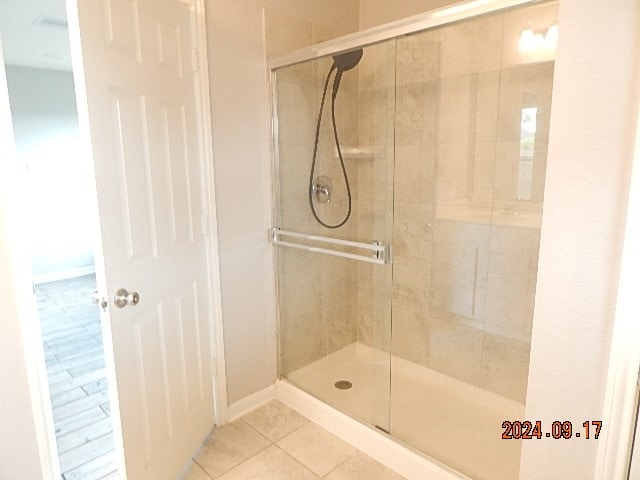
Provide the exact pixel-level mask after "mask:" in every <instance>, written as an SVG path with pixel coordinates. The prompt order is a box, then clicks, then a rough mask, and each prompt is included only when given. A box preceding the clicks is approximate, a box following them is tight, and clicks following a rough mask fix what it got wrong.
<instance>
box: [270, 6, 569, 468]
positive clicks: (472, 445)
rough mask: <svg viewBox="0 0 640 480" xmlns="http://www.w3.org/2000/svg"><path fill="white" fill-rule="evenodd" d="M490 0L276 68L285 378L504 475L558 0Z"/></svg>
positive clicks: (527, 328)
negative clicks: (424, 25)
mask: <svg viewBox="0 0 640 480" xmlns="http://www.w3.org/2000/svg"><path fill="white" fill-rule="evenodd" d="M498 3H499V2H498ZM501 3H503V4H504V3H505V2H501ZM517 3H523V2H517ZM502 6H504V5H502ZM494 10H495V11H489V12H483V14H482V15H475V16H470V17H469V18H460V16H459V15H458V16H456V17H455V18H454V16H453V15H452V16H451V20H455V22H453V21H451V22H449V21H447V17H446V15H445V16H443V19H442V20H439V21H438V22H437V23H438V25H437V26H434V27H433V28H428V29H426V30H422V31H417V32H414V33H410V34H406V35H402V36H398V37H393V38H388V39H386V40H384V41H377V43H370V44H364V45H358V46H354V45H352V44H350V45H349V47H348V49H350V50H351V51H354V50H356V49H359V48H362V49H363V51H362V55H361V58H358V61H357V62H355V65H352V64H349V68H348V69H343V70H344V71H340V68H339V65H338V68H336V64H337V63H338V60H337V59H335V58H334V57H332V56H331V55H326V56H320V55H317V54H314V55H310V58H309V59H307V60H305V61H297V62H296V63H291V64H288V62H287V60H286V59H284V60H283V61H282V62H280V65H279V66H277V67H274V68H273V69H272V84H273V107H274V169H273V170H274V222H275V223H274V225H275V226H274V229H273V231H272V240H273V243H274V244H275V245H276V246H275V249H276V254H277V281H278V296H279V298H278V311H279V322H280V323H279V358H280V376H281V378H282V379H284V380H286V381H288V382H290V383H292V384H293V385H295V386H296V387H298V388H300V389H302V390H304V391H306V392H308V393H310V394H312V395H313V396H315V397H317V398H319V399H321V400H323V401H324V402H326V403H328V404H330V405H331V406H333V407H335V408H337V409H339V410H341V411H343V412H345V413H347V414H349V415H350V416H352V417H354V418H356V419H358V420H360V421H361V422H363V423H365V424H367V425H369V426H371V428H377V429H379V430H381V431H382V432H385V433H386V434H389V435H390V436H391V437H393V438H395V439H397V440H398V441H400V442H403V443H404V444H406V445H408V446H409V447H411V448H412V449H415V450H418V451H419V452H421V453H423V454H424V455H426V456H428V457H430V458H432V459H434V460H436V461H438V462H440V463H442V464H444V465H446V466H448V467H450V468H452V469H454V470H456V471H458V472H460V473H462V474H463V475H467V476H468V477H470V478H474V479H491V480H496V479H513V478H517V476H518V470H519V462H520V447H521V445H520V440H508V441H507V440H503V439H502V438H501V436H502V432H503V431H504V429H503V428H502V422H503V421H505V420H512V421H513V420H516V419H523V418H524V405H525V399H526V391H527V377H528V370H529V350H530V339H531V330H532V318H533V307H534V294H535V287H536V273H537V263H538V250H539V241H540V225H541V218H542V205H543V193H544V180H545V170H546V151H547V141H548V132H549V117H550V109H551V93H552V80H553V69H554V57H555V42H556V40H557V26H556V25H557V3H556V2H553V1H550V2H535V3H532V4H529V5H526V4H525V5H521V6H517V7H512V8H501V9H494ZM351 43H353V42H351ZM318 50H321V49H318ZM332 53H333V54H334V55H335V54H336V53H341V52H335V51H334V52H332ZM358 56H359V54H358ZM344 58H346V57H344ZM276 63H277V62H276ZM332 70H333V75H338V74H340V76H341V78H340V79H339V80H338V83H339V86H338V87H337V88H333V85H335V82H336V80H334V83H333V84H332V83H331V82H330V79H329V77H328V74H329V73H330V72H331V71H332ZM327 91H328V93H324V92H327ZM325 96H326V98H325V99H324V100H326V101H323V97H325ZM332 96H333V98H331V97H332ZM327 99H331V100H334V102H333V103H334V105H333V107H334V108H335V110H334V111H333V112H332V111H331V110H330V107H329V102H330V101H331V100H327ZM325 104H326V105H325ZM321 108H324V115H323V117H322V120H321V122H318V118H319V113H320V110H321ZM332 113H334V114H335V129H334V126H333V122H332V115H331V114H332ZM314 158H315V161H314ZM310 202H311V203H310ZM311 207H313V208H311ZM347 212H350V215H347V217H348V218H347V221H346V222H343V220H344V219H345V215H346V213H347ZM314 213H315V214H314ZM316 217H317V218H316ZM341 223H343V224H342V225H341V226H338V225H340V224H341ZM329 227H331V228H329Z"/></svg>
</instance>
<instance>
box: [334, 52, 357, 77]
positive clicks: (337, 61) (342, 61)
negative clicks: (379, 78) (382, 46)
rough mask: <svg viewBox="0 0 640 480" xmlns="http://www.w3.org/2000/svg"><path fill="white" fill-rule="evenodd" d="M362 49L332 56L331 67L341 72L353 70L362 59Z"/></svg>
mask: <svg viewBox="0 0 640 480" xmlns="http://www.w3.org/2000/svg"><path fill="white" fill-rule="evenodd" d="M362 53H363V52H362V49H361V48H360V49H358V50H352V51H350V52H345V53H340V54H338V55H334V56H333V66H334V67H335V68H336V69H337V70H338V71H342V72H346V71H348V70H351V69H352V68H355V66H356V65H358V63H360V60H361V59H362Z"/></svg>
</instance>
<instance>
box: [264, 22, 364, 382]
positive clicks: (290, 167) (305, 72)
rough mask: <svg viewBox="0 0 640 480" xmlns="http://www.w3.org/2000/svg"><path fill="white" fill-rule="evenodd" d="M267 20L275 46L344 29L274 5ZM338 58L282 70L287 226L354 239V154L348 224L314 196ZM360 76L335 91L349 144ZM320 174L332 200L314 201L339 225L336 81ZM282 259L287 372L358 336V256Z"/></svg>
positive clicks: (342, 193)
mask: <svg viewBox="0 0 640 480" xmlns="http://www.w3.org/2000/svg"><path fill="white" fill-rule="evenodd" d="M342 21H343V23H344V19H343V20H342ZM266 26H267V49H268V51H269V52H270V53H284V52H285V51H288V50H291V49H294V48H298V47H301V46H305V45H307V44H309V43H310V42H311V41H315V40H317V39H319V38H320V37H318V35H324V34H326V35H334V34H335V35H338V34H337V33H336V32H335V31H332V30H330V29H329V28H327V26H324V25H319V26H316V25H314V24H312V23H311V22H308V21H306V20H305V19H304V18H296V17H291V16H288V15H286V14H284V13H282V12H280V11H277V10H267V14H266ZM345 28H346V27H345V26H343V27H342V29H343V30H344V29H345ZM340 33H346V32H340ZM320 39H324V38H320ZM331 64H332V60H331V59H319V60H316V61H313V62H307V63H304V64H300V65H295V66H292V67H286V68H283V69H280V70H278V73H277V103H278V109H277V114H278V149H279V183H280V193H281V194H280V226H281V227H282V228H284V229H286V230H290V231H295V232H306V233H312V234H316V235H322V236H328V237H334V238H344V239H354V238H355V237H356V235H357V218H358V211H357V210H358V209H357V207H358V170H357V166H356V165H354V164H353V161H352V160H349V159H348V158H347V159H345V166H346V170H347V174H348V176H349V181H350V186H351V195H352V212H351V218H350V220H349V221H348V222H347V224H346V225H345V226H343V227H340V228H338V229H330V228H325V227H323V226H321V225H320V224H319V223H318V222H316V220H315V219H314V218H313V215H312V212H311V210H310V207H309V201H308V185H309V173H310V168H311V161H312V156H313V146H314V141H315V131H316V124H317V118H318V112H319V109H320V105H321V100H322V92H323V88H324V84H325V81H326V75H327V73H328V71H329V68H330V67H331ZM357 84H358V82H357V70H353V71H350V72H346V73H345V74H344V76H343V80H342V83H341V88H340V92H339V94H338V97H337V99H336V107H335V109H336V123H337V126H338V132H339V138H340V142H341V145H342V146H343V147H344V148H345V149H346V148H349V147H354V146H356V145H358V128H357V125H358V119H357V113H358V104H357V101H358V98H357ZM320 175H324V176H327V177H329V178H330V179H331V182H332V197H331V201H330V203H328V204H317V203H315V206H316V212H317V214H318V216H319V217H320V218H321V219H322V220H323V221H324V222H325V223H327V224H329V225H336V224H338V223H340V222H341V221H342V219H344V217H345V216H346V215H347V213H348V210H349V201H348V195H347V189H346V184H345V180H344V176H343V173H342V168H341V166H340V163H339V161H338V157H337V156H336V150H335V143H334V137H333V129H332V123H331V83H330V84H329V90H328V93H327V97H326V99H325V105H324V114H323V119H322V124H321V128H320V139H319V142H318V153H317V161H316V169H315V172H314V177H317V176H320ZM279 262H280V272H281V280H280V282H281V283H280V297H281V300H280V316H281V322H282V323H281V332H282V355H283V370H284V373H285V374H288V373H290V372H292V371H294V370H296V369H298V368H300V367H302V366H304V365H307V364H308V363H311V362H313V361H315V360H318V359H319V358H321V357H322V356H324V355H327V354H330V353H333V352H334V351H336V350H339V349H340V348H343V347H344V346H346V345H348V344H350V343H353V342H355V341H356V332H357V264H356V263H355V262H352V261H349V260H345V259H342V258H336V257H330V256H326V255H320V254H317V253H305V252H299V251H291V250H286V249H285V250H282V251H281V253H280V257H279Z"/></svg>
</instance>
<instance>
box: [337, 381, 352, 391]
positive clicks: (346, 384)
mask: <svg viewBox="0 0 640 480" xmlns="http://www.w3.org/2000/svg"><path fill="white" fill-rule="evenodd" d="M335 387H336V388H337V389H338V390H349V389H350V388H351V387H353V383H351V382H350V381H349V380H339V381H337V382H336V383H335Z"/></svg>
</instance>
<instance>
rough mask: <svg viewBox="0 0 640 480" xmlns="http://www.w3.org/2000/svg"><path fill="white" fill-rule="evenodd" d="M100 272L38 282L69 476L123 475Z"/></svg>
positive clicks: (63, 463) (67, 479) (89, 479)
mask: <svg viewBox="0 0 640 480" xmlns="http://www.w3.org/2000/svg"><path fill="white" fill-rule="evenodd" d="M95 285H96V280H95V276H94V275H87V276H84V277H78V278H73V279H69V280H62V281H58V282H51V283H46V284H42V285H37V286H36V297H37V299H38V310H39V313H40V324H41V327H42V338H43V341H44V352H45V360H46V364H47V373H48V377H49V388H50V393H51V403H52V406H53V420H54V425H55V429H56V440H57V443H58V453H59V457H60V468H61V470H62V478H63V479H64V480H79V479H86V480H102V479H115V478H117V473H116V467H115V456H114V445H113V433H112V427H111V418H110V414H111V410H110V408H109V400H108V393H107V379H106V370H105V364H104V352H103V349H102V332H101V329H100V318H99V311H98V308H97V307H96V306H95V305H93V304H92V303H91V293H92V292H93V291H94V290H95V288H96V286H95Z"/></svg>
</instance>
